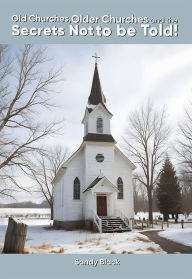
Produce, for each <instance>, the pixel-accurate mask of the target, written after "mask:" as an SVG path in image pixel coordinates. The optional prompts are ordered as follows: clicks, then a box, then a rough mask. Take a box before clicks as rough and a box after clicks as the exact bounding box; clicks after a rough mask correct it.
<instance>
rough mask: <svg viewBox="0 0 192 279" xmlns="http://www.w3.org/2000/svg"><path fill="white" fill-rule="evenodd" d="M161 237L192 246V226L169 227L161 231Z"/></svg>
mask: <svg viewBox="0 0 192 279" xmlns="http://www.w3.org/2000/svg"><path fill="white" fill-rule="evenodd" d="M159 235H160V236H161V237H164V238H167V239H169V240H173V241H175V242H178V243H181V244H184V245H187V246H191V247H192V228H186V229H169V230H166V231H162V232H159Z"/></svg>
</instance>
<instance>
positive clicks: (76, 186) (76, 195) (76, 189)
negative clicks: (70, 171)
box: [73, 177, 80, 200]
mask: <svg viewBox="0 0 192 279" xmlns="http://www.w3.org/2000/svg"><path fill="white" fill-rule="evenodd" d="M73 199H74V200H80V180H79V178H78V177H76V178H75V180H74V183H73Z"/></svg>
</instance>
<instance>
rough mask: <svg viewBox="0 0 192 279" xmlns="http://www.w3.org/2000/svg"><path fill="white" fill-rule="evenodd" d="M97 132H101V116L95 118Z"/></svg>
mask: <svg viewBox="0 0 192 279" xmlns="http://www.w3.org/2000/svg"><path fill="white" fill-rule="evenodd" d="M97 133H98V134H102V133H103V119H102V118H101V117H99V118H97Z"/></svg>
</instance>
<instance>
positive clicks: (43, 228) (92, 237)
mask: <svg viewBox="0 0 192 279" xmlns="http://www.w3.org/2000/svg"><path fill="white" fill-rule="evenodd" d="M22 222H23V223H26V224H28V232H27V239H26V245H25V247H26V248H25V250H26V253H37V254H45V253H66V254H67V253H68V254H73V253H76V254H89V253H90V254H91V253H92V254H116V253H117V254H144V253H145V254H151V253H164V251H162V249H161V248H160V247H159V245H157V244H155V243H154V242H152V241H150V240H149V239H148V238H147V237H146V236H144V235H142V234H140V233H139V232H137V231H132V232H126V233H112V234H99V233H92V232H89V231H83V230H78V231H66V230H55V229H53V228H52V227H51V226H50V221H49V220H47V219H31V220H30V219H26V220H24V219H22ZM6 229H7V218H1V219H0V249H2V247H3V242H4V238H5V233H6Z"/></svg>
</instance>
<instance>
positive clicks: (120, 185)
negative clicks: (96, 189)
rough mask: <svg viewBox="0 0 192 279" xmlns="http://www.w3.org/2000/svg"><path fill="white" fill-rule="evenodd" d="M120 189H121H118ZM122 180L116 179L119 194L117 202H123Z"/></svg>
mask: <svg viewBox="0 0 192 279" xmlns="http://www.w3.org/2000/svg"><path fill="white" fill-rule="evenodd" d="M120 187H121V189H119V188H120ZM123 188H124V187H123V179H122V178H121V177H120V176H119V177H118V178H117V189H118V190H119V192H118V193H117V199H118V200H123V198H124V189H123Z"/></svg>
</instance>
